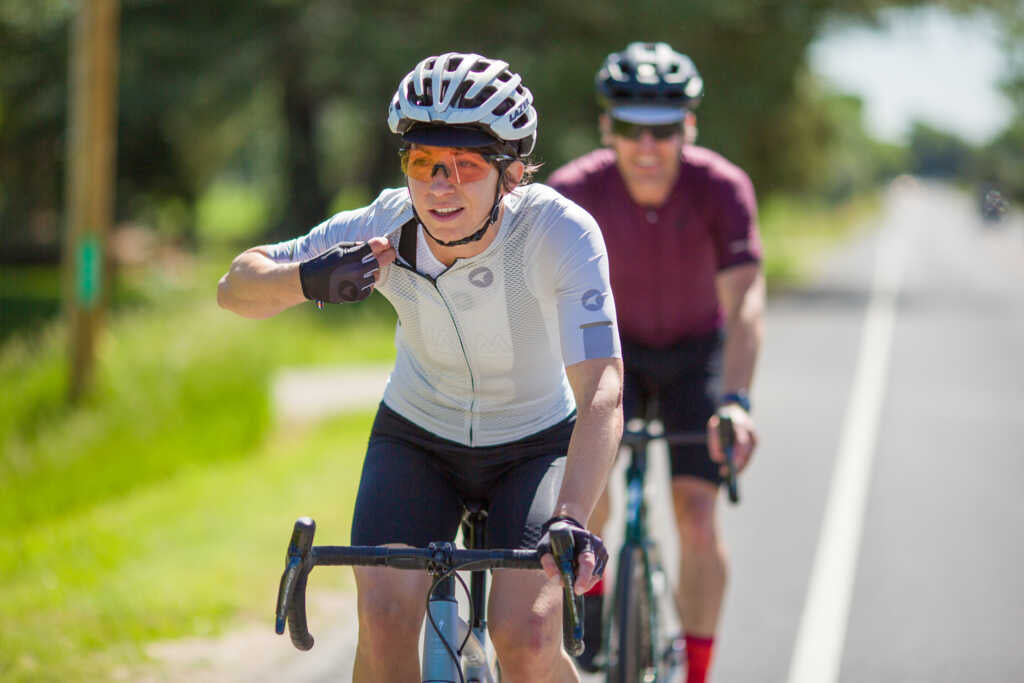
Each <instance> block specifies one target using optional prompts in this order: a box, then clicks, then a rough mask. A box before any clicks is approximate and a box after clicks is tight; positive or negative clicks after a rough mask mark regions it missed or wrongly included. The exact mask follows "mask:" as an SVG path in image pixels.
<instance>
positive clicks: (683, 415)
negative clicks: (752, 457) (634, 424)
mask: <svg viewBox="0 0 1024 683" xmlns="http://www.w3.org/2000/svg"><path fill="white" fill-rule="evenodd" d="M722 341H723V336H722V333H721V332H717V331H716V332H713V333H711V334H708V335H704V336H701V337H693V338H689V339H685V340H683V341H682V342H680V343H679V344H676V345H675V346H671V347H668V348H664V349H652V348H649V347H644V346H640V345H637V344H632V343H630V342H628V341H627V340H625V339H623V340H622V362H623V365H624V367H625V377H624V379H623V397H622V399H623V413H624V415H625V418H626V420H627V421H628V420H629V419H631V418H634V417H640V418H647V419H653V418H657V419H660V420H661V422H662V424H663V425H664V426H665V432H666V433H672V432H704V431H706V430H707V422H708V418H710V417H711V416H712V415H713V414H714V412H715V410H716V409H717V407H718V397H719V392H720V391H721V389H720V383H721V374H722ZM669 453H670V460H671V470H672V476H673V477H697V478H699V479H703V480H705V481H708V482H711V483H712V484H720V483H721V481H722V479H721V477H720V475H719V473H718V467H719V465H718V463H716V462H715V461H713V460H712V459H711V456H710V455H709V454H708V449H707V446H706V445H703V444H700V445H692V446H672V447H671V449H670V451H669Z"/></svg>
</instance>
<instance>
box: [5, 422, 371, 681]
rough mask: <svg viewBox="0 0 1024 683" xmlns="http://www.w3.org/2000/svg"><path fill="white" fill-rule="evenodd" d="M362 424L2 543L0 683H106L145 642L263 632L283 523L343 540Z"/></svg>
mask: <svg viewBox="0 0 1024 683" xmlns="http://www.w3.org/2000/svg"><path fill="white" fill-rule="evenodd" d="M371 419H372V415H371V414H370V413H363V414H358V415H352V416H349V417H344V418H339V419H335V420H331V421H329V422H327V423H325V424H322V425H320V426H318V427H317V428H315V429H312V430H311V431H308V432H306V433H298V434H295V433H279V434H277V435H276V436H275V437H273V438H271V439H269V440H267V441H266V442H265V443H264V444H263V445H262V446H260V447H259V448H257V449H256V451H255V452H253V453H251V454H249V456H248V457H247V458H246V459H245V460H244V461H236V462H221V463H216V464H213V465H205V466H202V467H200V466H195V467H190V468H187V469H182V470H180V471H179V472H178V473H177V475H176V476H175V477H173V478H170V479H167V480H165V481H161V482H159V484H156V485H153V486H148V487H140V488H137V489H136V490H135V491H134V492H133V493H131V494H130V495H127V496H122V497H117V498H112V499H110V500H108V501H106V502H104V503H101V504H97V505H95V506H92V507H90V508H89V509H88V510H82V511H81V512H79V513H77V514H74V515H69V516H66V517H64V518H62V519H60V520H55V521H48V522H42V523H38V524H34V525H32V526H30V527H27V528H24V529H19V530H13V531H15V533H11V531H12V530H9V531H8V532H7V533H5V534H3V535H0V575H2V576H3V582H2V583H0V680H4V681H65V682H68V683H73V682H75V681H97V680H109V676H110V672H111V671H112V670H113V669H114V668H122V667H125V666H132V665H137V664H138V663H139V662H140V661H142V660H143V658H144V655H143V651H142V646H143V645H144V644H145V643H146V642H149V641H152V640H155V639H164V638H173V637H176V636H182V635H210V634H214V633H217V632H219V631H220V630H221V629H222V628H224V627H225V626H226V625H228V624H230V623H232V622H233V620H234V619H235V618H237V617H238V616H239V615H245V616H251V617H255V618H257V619H259V620H260V621H263V622H265V623H266V625H267V628H268V629H269V628H271V623H272V619H271V617H272V606H273V600H274V595H275V592H276V586H277V581H278V580H279V578H280V573H281V570H282V569H283V566H284V550H285V547H286V545H287V541H288V538H289V535H290V533H291V522H292V521H293V520H294V519H296V518H297V517H299V516H301V515H310V516H312V517H313V518H314V519H316V520H317V523H318V527H319V529H320V537H321V538H324V539H330V542H332V543H344V542H346V540H347V538H348V533H349V525H350V523H351V511H352V507H353V504H354V502H355V492H356V486H357V483H358V482H357V478H358V472H359V467H360V463H361V460H362V456H363V452H364V450H365V443H366V438H367V435H368V433H369V426H370V422H371ZM345 576H346V573H345V572H336V573H331V572H321V575H318V577H317V584H318V586H324V585H331V584H334V585H338V584H340V583H341V582H342V581H343V580H344V577H345ZM282 646H283V645H282Z"/></svg>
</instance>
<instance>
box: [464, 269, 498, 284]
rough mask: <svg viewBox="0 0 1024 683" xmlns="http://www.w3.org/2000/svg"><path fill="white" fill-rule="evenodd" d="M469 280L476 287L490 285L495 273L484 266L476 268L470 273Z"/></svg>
mask: <svg viewBox="0 0 1024 683" xmlns="http://www.w3.org/2000/svg"><path fill="white" fill-rule="evenodd" d="M469 282H470V284H472V285H473V286H474V287H490V286H491V283H492V282H494V273H492V272H491V269H490V268H486V267H484V266H480V267H479V268H474V269H473V270H471V271H470V273H469Z"/></svg>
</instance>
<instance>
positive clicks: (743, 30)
mask: <svg viewBox="0 0 1024 683" xmlns="http://www.w3.org/2000/svg"><path fill="white" fill-rule="evenodd" d="M917 1H918V0H859V1H858V2H854V3H849V2H838V0H825V1H822V2H812V3H802V2H795V1H794V2H781V3H778V2H776V3H742V2H737V1H735V0H729V1H721V0H715V1H712V0H698V1H696V2H688V3H679V2H670V1H668V0H637V2H634V3H632V4H631V5H629V7H626V6H624V5H622V3H621V2H618V1H617V0H615V1H613V0H595V1H594V2H590V3H587V5H586V7H585V9H582V10H581V8H580V6H579V5H578V4H573V3H568V2H541V1H540V0H525V1H524V2H521V3H518V4H513V5H509V4H507V3H505V4H494V3H483V2H468V3H467V2H463V1H462V0H439V1H438V2H434V3H430V4H428V5H420V6H415V7H410V6H409V5H408V4H407V3H404V4H402V3H399V4H396V3H379V2H378V3H365V2H357V3H338V2H334V1H333V0H295V1H290V2H281V1H280V0H249V1H247V2H240V1H239V0H230V1H223V2H217V3H180V2H175V1H173V0H122V3H121V5H122V22H121V32H120V46H119V47H120V53H119V54H120V70H119V79H120V80H119V84H120V88H119V91H120V99H119V106H118V112H119V140H118V163H117V168H118V174H119V178H118V186H117V195H116V196H117V202H118V209H117V215H118V217H119V218H120V219H125V220H142V221H145V222H146V223H148V224H150V225H153V224H154V223H156V222H158V221H159V222H161V223H162V225H161V229H162V230H165V231H166V232H167V233H168V234H176V235H180V236H183V237H185V238H186V241H187V242H188V243H190V244H196V243H198V242H199V240H198V239H197V238H196V236H195V230H196V229H197V227H196V226H197V221H196V219H195V218H196V203H197V202H198V201H199V198H200V197H206V196H207V195H209V194H210V193H211V192H213V193H216V192H217V191H218V190H215V189H212V188H213V186H214V184H216V183H217V182H218V179H222V178H228V177H229V178H238V179H239V180H240V182H242V183H244V184H245V185H248V186H250V187H258V188H260V192H261V193H262V194H263V196H264V199H265V202H266V207H267V208H266V209H265V210H266V212H267V215H266V219H265V221H266V224H267V225H269V226H272V232H273V235H274V236H275V237H285V236H291V235H295V234H298V233H300V232H302V231H304V230H306V229H308V228H309V227H310V226H312V225H314V224H316V223H317V222H319V221H320V220H321V219H322V218H323V217H324V216H325V215H326V214H327V213H329V204H330V202H331V197H333V196H335V195H336V194H337V193H338V192H339V191H340V190H342V189H344V188H345V187H348V186H350V185H355V186H359V187H360V188H366V190H367V192H368V193H369V194H370V196H373V195H374V194H376V192H377V191H378V190H379V189H380V188H382V187H386V186H392V185H393V184H394V183H395V182H400V178H398V173H397V164H396V162H395V157H394V148H395V141H394V139H393V136H391V134H390V133H389V132H388V131H387V129H386V126H385V123H384V116H383V111H384V107H385V104H386V103H387V101H388V100H389V98H390V97H391V95H392V94H393V91H394V88H395V86H396V84H397V83H398V81H399V79H400V78H401V77H402V76H403V75H404V74H405V73H406V72H407V71H408V70H409V69H410V68H411V67H412V66H413V65H414V64H415V63H416V62H418V61H419V60H420V59H422V58H423V57H425V56H427V55H430V54H438V53H440V52H445V51H448V50H467V51H477V52H481V53H483V54H487V55H491V56H495V57H499V58H502V59H505V60H507V61H509V62H510V64H511V65H512V68H513V69H515V70H516V71H518V72H519V73H521V74H522V75H523V77H524V79H525V82H526V84H527V85H528V86H529V87H530V88H531V90H532V91H533V92H534V95H535V96H536V102H537V107H538V109H539V111H540V115H541V128H540V137H539V143H538V150H537V153H538V156H539V158H540V160H541V161H543V162H545V163H546V164H547V167H548V168H555V167H557V166H559V165H561V164H562V163H564V162H565V161H567V160H568V159H570V158H571V157H573V156H576V155H578V154H580V153H582V152H584V151H586V150H588V149H590V148H592V147H594V146H596V145H597V144H598V139H597V131H596V126H595V119H596V115H597V113H598V112H597V106H596V102H595V100H594V94H593V76H594V73H595V71H596V70H597V68H598V66H599V65H600V63H601V61H602V59H603V58H604V56H605V55H606V54H607V53H608V52H610V51H612V50H617V49H621V48H622V47H624V46H625V45H626V44H627V43H628V42H630V41H633V40H637V39H646V40H666V41H668V42H670V43H671V44H672V45H674V46H675V47H677V48H678V49H680V50H682V51H685V52H687V53H688V54H690V55H691V56H692V57H693V58H694V60H695V61H696V63H697V65H698V68H699V69H700V70H701V73H702V75H703V76H704V79H705V82H706V83H707V96H706V98H705V100H704V103H703V104H702V106H701V109H700V112H699V113H700V122H701V139H702V142H703V143H704V144H707V145H708V146H710V147H712V148H714V149H716V150H718V151H720V152H722V153H723V154H724V155H725V156H727V157H728V158H730V159H731V160H733V161H734V162H736V163H737V164H739V165H740V166H741V167H743V168H744V169H746V170H747V171H748V172H749V173H750V175H751V176H752V178H753V179H754V182H755V185H756V186H757V187H758V190H759V192H760V193H761V194H762V195H764V196H767V195H769V194H771V193H773V192H775V191H776V190H784V191H788V192H800V193H807V192H817V191H819V190H820V188H819V186H818V185H819V183H818V180H819V179H821V178H823V177H828V176H844V175H845V176H846V177H847V179H849V177H851V173H852V176H856V177H858V178H859V177H860V174H861V170H863V169H861V170H858V171H857V172H856V173H853V172H851V171H850V169H849V166H848V165H847V168H846V169H845V170H841V169H840V170H835V169H833V168H832V162H833V160H835V159H837V158H838V157H837V156H836V155H835V154H834V152H835V150H836V149H837V146H840V147H842V149H844V150H845V149H847V148H848V146H847V145H846V144H845V142H844V141H845V140H847V139H848V137H849V136H848V135H846V134H844V133H843V132H842V130H841V129H839V128H837V127H836V126H835V125H833V123H835V122H834V121H833V120H832V118H831V114H832V113H834V112H831V109H832V106H831V105H830V104H829V103H828V102H827V101H826V100H823V99H822V97H821V93H819V92H817V90H816V86H815V85H814V84H813V83H811V82H810V81H809V80H808V79H807V77H806V65H805V51H806V48H807V46H808V45H809V44H810V42H811V41H812V40H813V38H814V37H815V35H816V34H817V32H818V31H819V30H820V28H821V26H822V25H823V24H824V22H825V21H826V19H828V18H831V17H834V16H854V17H858V18H863V19H868V20H870V18H871V17H872V16H873V15H874V13H875V12H876V11H878V10H879V9H880V8H883V7H886V6H889V5H893V4H898V5H904V4H915V3H916V2H917ZM1007 1H1009V0H1007ZM74 7H75V6H74V4H73V3H68V2H62V1H57V0H50V1H48V2H39V3H22V2H13V3H4V5H3V10H2V11H0V91H2V92H3V93H4V100H3V102H4V105H3V125H2V127H0V178H3V179H4V185H5V187H4V195H5V197H6V200H5V201H4V203H3V204H2V205H0V226H3V228H2V229H3V237H2V238H0V243H4V244H12V243H15V242H16V241H20V242H19V243H32V242H33V241H44V242H45V241H47V240H49V243H53V242H54V240H55V239H56V234H57V232H56V227H55V226H58V225H60V220H59V213H60V210H61V207H62V206H63V197H62V192H63V189H62V182H61V181H62V179H63V178H64V175H65V173H64V154H65V149H64V145H63V143H64V131H65V128H66V114H65V112H66V110H67V101H66V91H67V87H66V84H67V68H66V67H67V49H68V48H67V42H68V41H67V38H68V28H69V22H70V20H71V17H72V13H73V11H74ZM396 36H399V37H400V39H396ZM183 46H187V49H185V48H184V47H183ZM830 112H831V113H830ZM858 149H859V151H860V153H861V154H862V155H864V154H867V152H868V151H870V150H871V149H872V148H871V147H870V146H862V147H859V148H858ZM781 150H785V152H784V153H782V152H781ZM844 153H845V152H844ZM858 164H860V162H858ZM867 175H870V174H867ZM836 180H837V182H838V183H839V184H840V185H842V184H843V183H844V182H846V181H844V180H842V179H841V178H838V177H837V178H836ZM857 182H859V180H858V181H857ZM854 184H855V185H856V183H854ZM827 191H829V192H833V191H834V190H827ZM179 202H180V204H179ZM181 205H184V207H186V208H185V210H179V209H178V208H175V207H179V206H181ZM168 207H170V209H168ZM261 215H262V214H261ZM48 217H49V218H48ZM44 219H45V220H44ZM47 221H48V222H47ZM44 223H45V225H48V226H50V227H48V228H47V229H46V230H42V231H40V232H38V234H33V233H32V231H30V230H26V227H25V226H38V225H41V224H44ZM171 223H176V225H175V226H171V225H170V224H171ZM33 229H35V228H33ZM257 241H260V240H257Z"/></svg>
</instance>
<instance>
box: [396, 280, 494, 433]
mask: <svg viewBox="0 0 1024 683" xmlns="http://www.w3.org/2000/svg"><path fill="white" fill-rule="evenodd" d="M393 265H397V266H398V267H399V268H402V269H404V270H407V271H409V272H410V273H412V274H414V275H418V276H419V277H421V278H423V279H424V280H427V281H428V282H430V284H432V285H434V289H435V290H437V294H438V296H440V297H441V301H443V302H444V306H445V308H446V309H448V316H449V317H450V318H451V319H452V325H453V326H454V327H455V336H457V337H458V338H459V348H460V349H461V350H462V357H463V358H464V359H465V361H466V371H467V372H468V373H469V391H470V399H469V445H470V446H475V445H476V443H475V441H474V434H473V411H474V409H475V408H476V378H475V377H474V376H473V364H472V363H470V361H469V353H467V351H466V345H465V343H464V342H463V341H462V328H461V327H459V321H458V319H457V318H456V317H455V313H454V312H453V311H452V307H451V304H450V303H449V302H448V297H446V296H445V295H444V292H442V291H441V288H440V287H438V286H437V278H432V277H430V276H429V275H424V274H423V273H421V272H419V271H418V270H416V269H414V268H410V267H409V266H407V265H405V264H403V263H400V262H399V261H397V260H396V261H395V262H394V264H393ZM447 272H448V271H447V270H446V271H445V273H447ZM441 275H444V273H441Z"/></svg>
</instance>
